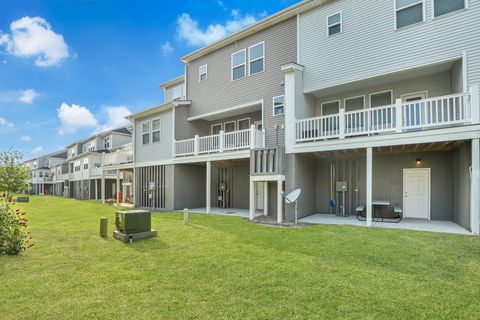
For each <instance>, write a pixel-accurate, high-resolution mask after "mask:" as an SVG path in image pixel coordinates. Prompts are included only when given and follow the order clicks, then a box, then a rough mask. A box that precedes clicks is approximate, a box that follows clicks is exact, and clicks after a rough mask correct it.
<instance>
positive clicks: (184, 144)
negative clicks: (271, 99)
mask: <svg viewBox="0 0 480 320" xmlns="http://www.w3.org/2000/svg"><path fill="white" fill-rule="evenodd" d="M264 144H265V132H264V131H263V130H256V129H255V127H254V126H253V125H252V126H251V127H250V128H249V129H244V130H237V131H232V132H223V131H220V133H219V134H214V135H209V136H203V137H200V136H198V135H197V136H195V138H193V139H186V140H179V141H174V154H175V156H176V157H183V156H193V155H200V154H207V153H216V152H224V151H234V150H242V149H249V148H263V146H264Z"/></svg>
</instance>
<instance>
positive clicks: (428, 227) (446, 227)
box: [298, 213, 472, 235]
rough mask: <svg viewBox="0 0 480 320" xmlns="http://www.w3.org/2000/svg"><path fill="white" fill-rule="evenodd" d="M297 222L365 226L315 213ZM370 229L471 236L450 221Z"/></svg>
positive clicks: (350, 218)
mask: <svg viewBox="0 0 480 320" xmlns="http://www.w3.org/2000/svg"><path fill="white" fill-rule="evenodd" d="M298 222H303V223H311V224H335V225H350V226H359V227H365V226H366V223H365V222H364V221H360V220H358V219H357V218H356V217H355V216H348V217H339V216H335V215H331V214H322V213H316V214H312V215H310V216H307V217H304V218H302V219H300V220H298ZM372 227H378V228H390V229H406V230H417V231H429V232H442V233H452V234H463V235H472V233H471V232H470V231H468V230H467V229H465V228H463V227H461V226H460V225H458V224H456V223H455V222H452V221H438V220H430V221H428V220H419V219H403V220H401V221H400V222H399V223H388V222H381V221H377V220H373V221H372Z"/></svg>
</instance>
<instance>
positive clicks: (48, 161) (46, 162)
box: [45, 159, 50, 167]
mask: <svg viewBox="0 0 480 320" xmlns="http://www.w3.org/2000/svg"><path fill="white" fill-rule="evenodd" d="M45 167H50V160H48V159H46V160H45Z"/></svg>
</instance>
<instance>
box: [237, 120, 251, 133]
mask: <svg viewBox="0 0 480 320" xmlns="http://www.w3.org/2000/svg"><path fill="white" fill-rule="evenodd" d="M237 127H238V130H245V129H248V128H250V118H245V119H240V120H238V121H237Z"/></svg>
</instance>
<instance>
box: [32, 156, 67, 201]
mask: <svg viewBox="0 0 480 320" xmlns="http://www.w3.org/2000/svg"><path fill="white" fill-rule="evenodd" d="M66 158H67V153H66V151H65V150H60V151H58V152H54V153H50V154H47V155H44V156H40V157H37V158H34V159H30V160H27V161H25V162H24V166H25V167H26V168H27V169H28V172H29V176H30V177H29V179H28V181H27V183H28V190H27V191H28V192H29V193H31V194H41V195H43V194H54V193H55V192H56V184H55V179H56V171H55V170H53V168H56V167H57V166H59V165H60V166H61V164H62V163H63V162H64V161H65V159H66Z"/></svg>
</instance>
